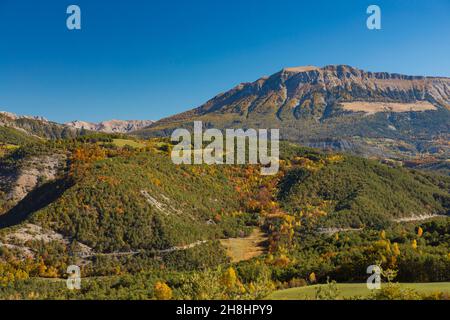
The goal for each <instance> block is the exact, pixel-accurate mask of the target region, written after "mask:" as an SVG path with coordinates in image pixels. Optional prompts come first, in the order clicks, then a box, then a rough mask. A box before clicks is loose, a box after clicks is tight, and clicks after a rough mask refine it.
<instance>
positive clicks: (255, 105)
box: [139, 65, 450, 154]
mask: <svg viewBox="0 0 450 320" xmlns="http://www.w3.org/2000/svg"><path fill="white" fill-rule="evenodd" d="M193 120H201V121H203V123H204V124H205V126H206V127H216V128H232V127H242V128H250V127H251V128H280V129H281V134H282V137H283V139H287V140H293V141H297V142H302V143H305V144H309V145H313V146H324V147H332V148H334V147H337V148H338V149H339V148H342V147H344V146H347V147H348V148H350V149H353V150H356V149H360V150H359V151H362V152H363V153H369V154H370V153H373V151H376V152H375V153H379V152H380V151H381V150H380V148H378V146H375V149H374V144H378V143H379V142H381V143H382V144H385V143H384V142H383V141H381V140H380V139H395V140H396V141H397V142H401V143H400V145H403V147H404V144H405V143H406V145H407V146H406V148H407V149H410V151H411V152H412V153H417V152H422V151H424V146H426V147H425V149H427V150H428V149H430V150H431V149H432V150H434V151H437V150H439V152H442V151H443V150H442V148H445V145H444V146H441V145H440V144H439V143H438V144H439V145H436V139H437V137H439V139H441V138H442V136H443V135H444V136H448V133H449V132H450V130H449V129H450V128H449V123H450V78H444V77H424V76H409V75H402V74H397V73H387V72H368V71H364V70H360V69H357V68H354V67H351V66H347V65H329V66H325V67H322V68H318V67H314V66H304V67H294V68H284V69H282V70H281V71H279V72H277V73H275V74H273V75H271V76H269V77H262V78H260V79H258V80H256V81H254V82H250V83H241V84H239V85H238V86H236V87H234V88H233V89H231V90H229V91H227V92H225V93H221V94H219V95H217V96H216V97H214V98H212V99H211V100H209V101H207V102H206V103H205V104H203V105H201V106H199V107H198V108H195V109H192V110H189V111H187V112H184V113H181V114H178V115H175V116H172V117H168V118H165V119H162V120H160V121H157V122H155V123H154V124H153V125H151V126H150V127H149V128H148V129H145V130H142V131H140V132H139V134H141V135H144V136H149V135H150V136H151V135H167V134H170V132H171V130H172V129H174V128H176V127H179V126H186V125H187V124H188V123H191V122H192V121H193ZM369 139H375V140H376V141H369ZM363 145H364V146H363ZM347 147H345V148H347ZM359 147H362V148H359ZM395 148H397V147H395ZM369 149H370V150H369ZM419 149H420V150H419ZM427 150H425V151H427ZM444 151H445V150H444ZM427 152H428V151H427ZM381 153H382V152H381Z"/></svg>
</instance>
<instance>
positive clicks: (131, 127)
mask: <svg viewBox="0 0 450 320" xmlns="http://www.w3.org/2000/svg"><path fill="white" fill-rule="evenodd" d="M153 122H154V121H152V120H110V121H102V122H99V123H93V122H86V121H79V120H76V121H71V122H67V123H66V124H65V125H67V126H69V127H74V128H77V129H85V130H90V131H99V132H106V133H129V132H132V131H136V130H140V129H143V128H145V127H148V126H149V125H151V124H152V123H153Z"/></svg>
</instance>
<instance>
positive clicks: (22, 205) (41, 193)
mask: <svg viewBox="0 0 450 320" xmlns="http://www.w3.org/2000/svg"><path fill="white" fill-rule="evenodd" d="M72 185H73V184H72V183H71V182H69V181H67V180H64V179H59V180H55V181H52V182H49V183H46V184H44V185H42V186H41V187H38V188H36V189H35V190H33V191H31V192H30V193H29V194H28V195H27V196H26V197H25V198H24V199H22V200H21V201H20V202H19V203H18V204H17V205H16V206H15V207H14V208H12V209H11V210H9V211H8V212H6V213H5V214H3V215H0V229H2V228H7V227H12V226H15V225H17V224H19V223H21V222H23V221H24V220H26V219H27V218H28V217H29V216H30V215H31V214H32V213H33V212H36V211H38V210H40V209H42V208H44V207H46V206H48V205H49V204H50V203H52V202H53V201H55V200H56V199H58V198H59V197H60V196H61V195H62V194H63V193H64V192H65V191H66V190H67V189H68V188H70V187H71V186H72Z"/></svg>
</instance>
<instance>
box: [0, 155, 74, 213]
mask: <svg viewBox="0 0 450 320" xmlns="http://www.w3.org/2000/svg"><path fill="white" fill-rule="evenodd" d="M65 162H66V156H65V155H64V154H55V155H45V156H36V157H31V158H30V159H26V160H24V161H23V162H22V163H21V164H20V166H18V167H11V168H5V167H4V168H1V170H0V190H1V191H2V194H3V198H4V200H6V201H9V202H11V203H12V204H15V203H18V202H19V201H21V200H22V199H23V198H25V197H26V196H27V195H28V194H29V193H30V192H31V191H33V190H34V189H35V188H36V187H38V186H40V185H41V184H43V183H44V182H47V181H51V180H54V179H56V178H57V176H58V174H60V173H61V171H62V170H63V169H64V166H65Z"/></svg>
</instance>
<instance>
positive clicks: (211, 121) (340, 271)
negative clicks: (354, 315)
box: [0, 66, 450, 299]
mask: <svg viewBox="0 0 450 320" xmlns="http://www.w3.org/2000/svg"><path fill="white" fill-rule="evenodd" d="M448 85H449V84H448V79H447V78H432V77H413V76H405V75H398V74H388V73H372V72H366V71H362V70H359V69H356V68H352V67H349V66H326V67H323V68H316V67H301V68H287V69H283V70H282V71H280V72H279V73H276V74H274V75H272V76H270V77H264V78H261V79H259V80H257V81H256V82H253V83H244V84H241V85H238V86H237V87H235V88H234V89H232V90H231V91H228V92H225V93H223V94H219V95H218V96H216V97H215V98H213V99H211V100H210V101H208V102H207V103H205V104H204V105H202V106H200V107H198V108H196V109H193V110H190V111H186V112H185V113H182V114H179V115H175V116H172V117H169V118H166V119H161V120H159V121H156V122H151V123H150V122H145V121H144V122H139V121H131V122H120V123H116V122H114V123H110V122H105V123H103V127H102V125H100V124H92V123H91V124H89V126H88V125H87V124H86V125H83V124H82V123H80V122H77V123H73V124H72V125H68V124H58V123H54V122H51V121H48V120H46V119H43V118H40V117H23V116H17V115H14V114H11V113H1V114H0V299H55V298H58V299H61V298H62V299H163V298H164V299H166V298H167V299H170V298H173V299H264V298H268V297H269V298H274V299H287V298H294V299H299V298H301V299H316V298H320V299H327V298H333V299H344V298H355V299H357V298H358V297H356V295H357V294H356V293H358V292H359V293H361V296H362V297H363V298H364V299H384V298H392V299H395V298H399V299H402V298H404V299H407V298H411V297H412V298H417V299H448V290H447V289H448V281H450V278H449V272H448V271H449V270H450V238H449V235H450V218H449V213H450V177H449V174H448V172H449V170H448V159H449V151H450V149H449V147H450V145H449V143H448V141H449V140H448V138H449V123H450V122H449V120H450V111H449V97H448V92H449V89H448ZM193 121H202V123H203V128H202V129H207V128H218V129H227V128H255V129H259V128H262V129H264V128H280V132H281V134H282V141H281V142H280V159H279V161H278V162H277V163H278V164H279V171H278V173H277V174H275V175H271V176H264V175H261V174H260V173H261V169H262V167H261V165H259V164H242V165H237V164H233V165H207V164H205V163H202V164H195V165H191V164H180V165H177V164H174V163H173V162H172V161H171V151H172V150H173V148H174V147H175V143H174V142H171V141H170V140H169V136H170V134H171V132H172V130H173V129H174V128H190V127H192V124H193ZM113 125H114V126H113ZM116 125H117V127H116ZM105 128H106V129H105ZM114 128H115V129H114ZM104 131H107V132H104ZM226 154H227V150H224V152H223V154H222V157H225V156H226ZM70 265H77V266H79V267H80V269H81V275H82V289H80V290H75V291H70V290H68V289H67V288H66V286H65V282H64V281H63V279H66V278H67V276H68V275H67V267H68V266H70ZM369 265H379V266H381V267H382V269H383V270H386V272H389V274H395V277H394V279H391V278H389V279H387V278H386V277H385V276H384V275H383V277H384V280H383V281H385V282H386V288H385V289H382V290H381V291H379V292H378V293H372V294H369V293H368V292H366V291H364V290H363V289H361V286H362V285H361V283H364V282H365V281H366V279H367V277H368V275H367V273H366V269H367V267H368V266H369ZM332 281H336V282H337V283H336V284H334V282H332ZM327 282H328V283H327ZM397 282H399V283H401V285H397V284H396V283H397ZM403 283H404V284H405V286H406V287H408V288H411V289H412V291H414V292H412V291H411V290H406V289H405V287H404V286H403ZM355 286H356V287H357V288H356V287H355ZM355 288H356V289H355ZM337 291H340V292H341V293H342V294H340V293H339V294H338V293H336V292H337ZM363 291H364V292H363ZM330 292H331V293H330ZM354 292H356V293H355V294H352V293H354Z"/></svg>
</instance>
